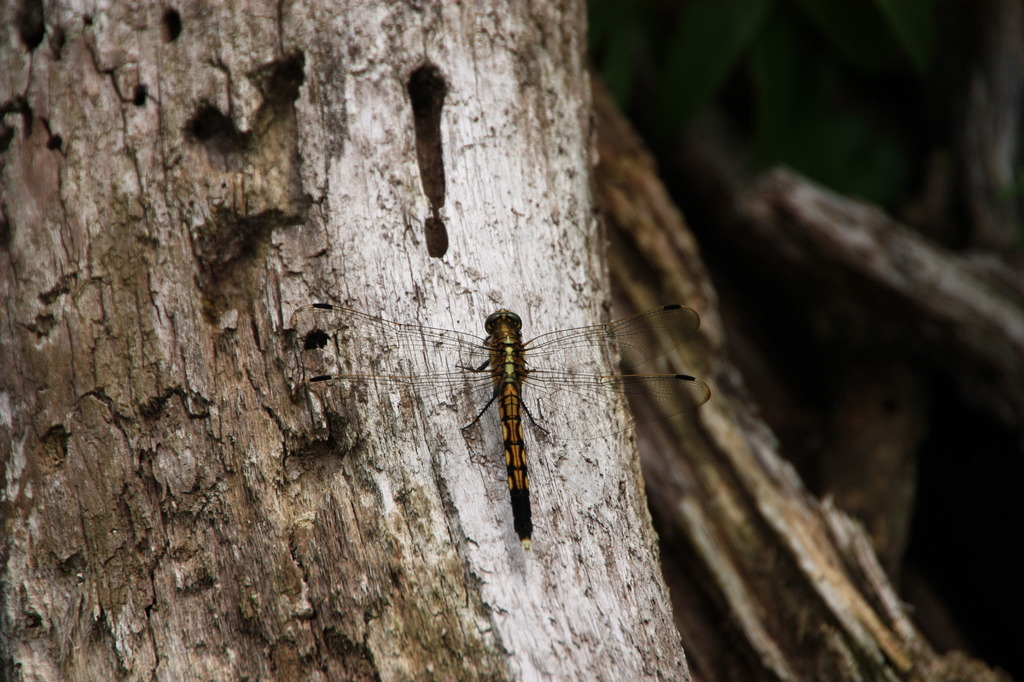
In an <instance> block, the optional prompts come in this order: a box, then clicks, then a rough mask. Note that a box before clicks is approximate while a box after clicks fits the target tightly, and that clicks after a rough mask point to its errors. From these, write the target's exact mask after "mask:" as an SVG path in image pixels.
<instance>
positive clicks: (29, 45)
mask: <svg viewBox="0 0 1024 682" xmlns="http://www.w3.org/2000/svg"><path fill="white" fill-rule="evenodd" d="M14 21H15V22H16V23H17V25H18V37H20V38H21V42H22V43H24V45H25V49H27V50H28V51H29V52H31V51H33V50H34V49H36V48H37V47H39V43H41V42H43V36H44V35H46V21H45V20H44V17H43V1H42V0H24V1H23V2H22V3H21V6H20V7H19V8H18V12H17V14H15V19H14Z"/></svg>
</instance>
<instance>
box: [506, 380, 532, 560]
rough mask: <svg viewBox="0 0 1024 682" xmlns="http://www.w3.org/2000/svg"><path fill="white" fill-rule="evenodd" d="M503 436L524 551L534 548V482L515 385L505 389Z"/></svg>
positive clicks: (515, 519)
mask: <svg viewBox="0 0 1024 682" xmlns="http://www.w3.org/2000/svg"><path fill="white" fill-rule="evenodd" d="M498 411H499V412H500V414H501V435H502V440H503V441H504V444H505V466H506V467H507V469H508V492H509V495H510V496H511V498H512V524H513V526H514V527H515V530H516V535H518V536H519V539H520V541H522V543H523V547H524V548H527V549H528V548H529V547H530V537H531V536H532V535H533V521H532V519H531V517H530V479H529V476H528V475H527V473H526V446H525V445H523V420H522V401H521V400H520V397H519V389H518V388H517V387H516V385H515V384H514V383H511V382H509V383H506V384H505V385H504V386H503V387H502V389H501V399H500V401H499V403H498Z"/></svg>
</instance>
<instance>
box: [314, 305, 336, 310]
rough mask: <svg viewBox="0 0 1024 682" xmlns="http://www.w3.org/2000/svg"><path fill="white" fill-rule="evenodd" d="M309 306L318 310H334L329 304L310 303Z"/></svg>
mask: <svg viewBox="0 0 1024 682" xmlns="http://www.w3.org/2000/svg"><path fill="white" fill-rule="evenodd" d="M310 305H311V306H312V307H314V308H319V309H320V310H334V306H333V305H331V304H330V303H311V304H310Z"/></svg>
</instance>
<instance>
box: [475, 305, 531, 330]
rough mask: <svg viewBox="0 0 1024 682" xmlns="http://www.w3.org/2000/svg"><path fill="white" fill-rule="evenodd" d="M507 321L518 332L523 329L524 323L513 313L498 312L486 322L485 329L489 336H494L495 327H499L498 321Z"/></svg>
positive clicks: (506, 311)
mask: <svg viewBox="0 0 1024 682" xmlns="http://www.w3.org/2000/svg"><path fill="white" fill-rule="evenodd" d="M501 319H506V320H508V322H509V324H511V325H512V326H513V327H515V329H516V331H519V330H520V329H522V328H523V321H522V320H521V319H520V318H519V316H518V315H516V314H515V313H513V312H510V311H508V310H497V311H495V312H493V313H491V314H490V315H488V316H487V321H486V322H484V329H485V330H487V333H488V334H493V333H494V329H495V327H497V326H498V320H501Z"/></svg>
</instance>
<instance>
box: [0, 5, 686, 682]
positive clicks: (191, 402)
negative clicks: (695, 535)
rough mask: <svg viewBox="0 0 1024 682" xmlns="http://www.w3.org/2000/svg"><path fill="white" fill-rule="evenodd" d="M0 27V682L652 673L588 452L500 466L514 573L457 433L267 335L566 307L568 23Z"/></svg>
mask: <svg viewBox="0 0 1024 682" xmlns="http://www.w3.org/2000/svg"><path fill="white" fill-rule="evenodd" d="M0 12H3V13H4V16H3V26H4V29H3V30H4V38H5V40H4V42H3V46H4V47H3V48H2V49H0V74H2V76H0V78H2V81H0V107H2V109H0V111H2V114H3V118H2V126H0V142H2V144H0V178H2V190H0V246H2V250H0V258H2V259H3V266H2V269H0V272H2V277H0V287H2V293H3V296H4V300H5V301H7V306H6V314H5V316H4V319H3V324H2V331H0V353H2V355H0V357H2V371H0V430H3V432H4V436H3V439H2V440H0V447H2V448H3V450H2V452H0V456H2V460H3V463H4V488H3V493H2V496H0V510H2V516H3V529H4V546H3V559H4V562H3V580H2V600H0V604H2V613H0V632H2V635H3V637H2V641H3V647H2V649H3V650H2V652H0V655H2V665H3V670H4V676H5V677H10V678H22V679H59V678H65V679H83V680H86V679H88V680H94V679H115V678H127V679H142V678H147V679H148V678H158V679H168V680H178V679H191V678H198V679H241V678H245V677H248V678H259V679H304V678H309V677H314V676H319V677H321V678H324V679H364V678H365V679H373V678H381V679H408V678H436V679H469V678H474V677H488V678H492V677H495V678H525V679H535V678H540V677H551V678H555V679H594V678H596V677H598V676H609V675H610V676H614V677H617V678H621V679H641V678H663V679H677V680H678V679H688V678H689V673H688V671H687V667H686V662H685V658H684V655H683V651H682V648H681V645H680V638H679V634H678V632H677V631H676V630H675V628H674V627H673V622H672V615H671V610H670V606H669V602H668V597H667V593H666V588H665V585H664V583H663V581H662V578H661V575H660V573H659V571H658V564H657V561H658V559H657V547H656V544H655V540H654V536H653V533H652V531H651V527H650V520H649V517H648V515H647V511H646V507H645V504H644V503H645V499H644V496H643V493H642V492H641V489H640V487H639V486H638V485H637V479H638V475H639V471H638V465H637V464H636V459H635V457H634V456H633V454H632V450H631V448H630V447H629V446H628V443H627V442H626V440H625V438H624V437H619V438H618V439H614V440H605V441H598V442H596V443H594V444H588V445H587V446H586V447H585V448H575V449H568V450H567V449H564V448H563V449H560V450H555V451H544V452H535V453H531V454H530V455H529V456H530V457H531V460H530V461H531V465H532V467H533V469H532V480H533V488H534V490H535V491H536V492H535V511H534V513H535V516H536V523H535V525H536V526H537V531H536V540H535V542H534V550H533V551H532V552H530V553H524V552H523V551H522V549H521V548H520V545H519V543H518V541H517V539H516V538H515V535H514V533H513V532H512V527H511V519H510V512H509V510H508V502H507V494H508V493H507V490H506V489H505V487H504V486H505V483H504V481H503V468H502V463H501V462H500V452H499V450H498V449H494V446H495V443H494V442H490V441H488V442H485V443H483V444H480V443H473V442H470V441H469V440H468V439H466V438H465V437H464V436H463V434H462V432H461V431H460V429H459V427H460V426H461V425H462V422H461V421H460V419H459V418H458V417H457V416H456V415H454V414H452V413H450V412H449V411H446V410H445V408H444V406H443V405H434V404H428V403H427V401H422V402H419V403H416V404H414V405H411V406H410V405H409V404H408V403H406V402H403V400H402V399H400V397H399V396H395V397H394V400H393V401H392V399H390V398H388V399H380V398H378V399H373V400H367V401H366V402H365V403H358V404H357V405H356V406H355V407H353V406H351V405H349V406H344V407H341V406H339V405H338V404H337V403H336V402H332V401H331V400H330V396H326V397H325V396H324V395H320V394H317V393H315V392H311V391H310V390H309V389H308V387H306V385H305V384H303V383H302V382H301V368H300V367H299V366H298V364H297V362H296V343H297V339H296V338H295V334H294V332H293V331H292V330H290V329H289V328H288V319H289V315H290V313H291V312H292V311H293V310H294V309H295V308H297V307H298V306H300V305H301V304H304V303H307V302H308V301H310V300H330V301H332V302H335V303H345V304H350V305H353V306H354V307H357V308H360V309H363V310H366V311H368V312H370V313H374V314H377V313H380V314H383V315H384V316H385V317H389V318H391V319H416V320H417V321H419V322H420V323H422V324H428V325H433V326H441V327H451V328H457V329H463V330H466V331H473V330H479V333H480V334H481V336H482V335H483V332H482V329H481V322H480V320H482V319H483V317H484V316H485V315H486V314H487V313H489V312H491V311H492V310H493V309H494V308H497V307H509V308H513V309H516V310H518V311H519V312H520V313H521V314H522V315H523V317H524V319H525V321H526V324H527V326H528V329H530V330H535V331H536V332H537V333H540V332H543V331H548V330H550V329H556V328H561V327H568V326H575V325H581V324H587V323H594V322H597V321H599V320H600V319H601V318H602V311H603V310H604V304H605V294H604V293H603V292H604V291H605V287H606V270H605V267H606V266H605V261H604V259H603V257H602V252H603V250H602V243H603V242H602V240H601V236H600V232H599V230H598V229H597V228H598V225H597V221H596V220H595V218H594V213H593V207H592V199H591V192H590V186H589V177H590V176H589V171H590V162H591V151H590V148H589V145H590V135H591V131H590V127H589V126H590V120H591V117H590V95H589V87H588V80H587V78H586V73H585V68H584V63H583V46H584V28H583V25H584V17H583V7H582V4H581V3H578V2H571V1H566V2H562V3H553V4H552V3H545V4H542V5H533V4H526V3H524V4H515V5H511V6H507V5H505V4H498V3H496V4H493V5H481V4H479V3H463V4H450V5H449V4H447V3H440V2H438V3H413V4H409V3H405V4H391V3H352V4H351V5H344V6H338V7H335V6H333V5H327V6H320V5H318V4H316V3H310V4H306V3H294V4H288V5H284V6H282V5H280V4H277V3H263V4H260V3H247V4H246V5H245V6H244V7H243V6H241V5H234V6H228V7H220V6H208V5H205V4H202V3H191V4H182V5H177V6H173V7H172V6H167V5H165V4H162V3H161V4H157V3H150V4H146V5H143V6H132V7H129V6H121V5H112V6H109V7H104V8H101V9H96V10H94V11H92V13H90V12H89V11H86V10H83V9H82V8H81V7H80V6H79V5H77V4H74V3H64V4H55V3H53V4H47V5H46V6H45V12H44V10H43V5H42V4H41V3H36V2H32V1H31V0H26V1H25V2H21V3H18V4H8V5H6V6H5V8H4V9H3V10H0ZM527 335H528V336H529V335H530V334H529V332H527ZM374 351H375V349H358V350H357V351H354V355H353V358H352V362H353V363H358V362H359V361H360V360H366V359H369V355H371V354H372V353H373V352H374ZM353 409H354V410H355V412H357V413H358V423H359V425H360V427H361V428H360V429H359V430H358V431H355V430H353V429H352V428H351V425H352V424H353V423H354V421H351V420H349V421H346V420H347V419H348V418H349V416H350V415H351V411H352V410H353ZM593 418H594V420H595V429H597V430H603V429H606V428H610V427H609V426H608V425H607V424H611V423H612V422H611V420H613V419H615V418H616V415H613V414H609V415H593ZM601 420H607V424H606V426H601V423H600V422H601ZM554 425H555V427H557V426H558V422H557V421H556V422H555V423H554ZM495 437H496V436H495Z"/></svg>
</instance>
